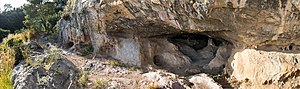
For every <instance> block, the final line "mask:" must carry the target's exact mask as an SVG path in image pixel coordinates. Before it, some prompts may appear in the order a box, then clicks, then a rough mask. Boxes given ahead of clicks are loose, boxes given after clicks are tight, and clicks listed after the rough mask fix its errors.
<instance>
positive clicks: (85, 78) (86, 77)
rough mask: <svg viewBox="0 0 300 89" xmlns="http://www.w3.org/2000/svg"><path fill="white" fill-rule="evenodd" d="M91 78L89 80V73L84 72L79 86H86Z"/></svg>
mask: <svg viewBox="0 0 300 89" xmlns="http://www.w3.org/2000/svg"><path fill="white" fill-rule="evenodd" d="M88 80H89V78H88V72H87V71H83V72H82V73H81V75H80V78H79V80H78V84H79V85H80V86H85V84H86V83H87V82H88Z"/></svg>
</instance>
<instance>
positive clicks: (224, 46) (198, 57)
mask: <svg viewBox="0 0 300 89" xmlns="http://www.w3.org/2000/svg"><path fill="white" fill-rule="evenodd" d="M166 39H167V41H168V42H170V43H171V44H173V45H175V46H176V47H177V49H178V50H179V52H180V53H181V54H183V55H184V56H185V57H188V58H187V59H183V60H185V61H189V62H190V63H189V64H185V65H183V66H180V67H178V68H174V66H173V65H172V62H168V61H176V60H165V59H166V58H163V56H162V55H159V54H158V55H155V56H154V57H153V63H154V64H155V65H156V66H158V67H160V68H162V69H166V70H168V71H170V72H173V73H176V74H179V75H184V76H189V75H193V74H198V73H209V74H218V73H221V72H223V69H224V67H225V65H226V63H227V59H228V58H229V57H230V54H231V50H232V46H233V45H232V43H231V42H229V41H227V40H224V39H222V38H219V37H210V36H209V35H205V34H194V33H184V34H175V35H169V36H166ZM168 63H169V64H168Z"/></svg>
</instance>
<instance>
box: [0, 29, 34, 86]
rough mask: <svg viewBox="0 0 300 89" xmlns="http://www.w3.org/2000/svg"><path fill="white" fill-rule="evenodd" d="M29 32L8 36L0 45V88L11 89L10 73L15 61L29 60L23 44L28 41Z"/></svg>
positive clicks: (30, 33)
mask: <svg viewBox="0 0 300 89" xmlns="http://www.w3.org/2000/svg"><path fill="white" fill-rule="evenodd" d="M32 34H33V33H32V31H31V30H26V31H24V32H22V33H20V34H10V35H8V37H7V38H5V39H4V40H3V42H2V43H1V45H0V87H1V88H3V89H13V87H12V81H11V79H10V76H11V71H12V69H13V67H14V64H15V62H16V61H17V60H16V59H19V60H20V58H21V59H25V60H27V59H30V58H29V57H28V56H27V48H26V45H25V43H26V42H28V41H30V35H32Z"/></svg>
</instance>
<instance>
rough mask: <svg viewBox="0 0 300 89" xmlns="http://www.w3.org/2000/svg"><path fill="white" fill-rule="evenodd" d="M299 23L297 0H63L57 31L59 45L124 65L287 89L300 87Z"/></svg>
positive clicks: (241, 84) (237, 84) (238, 85)
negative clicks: (85, 47) (221, 75)
mask: <svg viewBox="0 0 300 89" xmlns="http://www.w3.org/2000/svg"><path fill="white" fill-rule="evenodd" d="M299 23H300V21H299V1H298V0H69V4H68V6H67V7H66V11H65V13H64V16H63V18H62V19H61V20H60V22H59V27H60V30H61V33H60V35H61V39H62V42H63V43H64V44H66V45H67V44H68V43H70V42H71V43H74V44H79V43H82V42H83V43H91V44H92V46H93V48H94V53H95V54H101V55H109V56H111V57H114V58H116V59H119V60H121V61H123V62H125V63H127V64H131V65H138V66H146V65H148V64H150V65H154V66H157V67H161V68H166V69H168V70H170V71H173V72H178V70H182V71H184V74H195V73H199V72H203V71H204V72H208V73H213V72H215V71H214V70H215V69H217V70H220V69H223V68H224V67H226V71H227V73H228V74H229V75H231V78H232V80H234V81H235V82H234V83H233V84H236V87H250V88H255V87H256V88H257V87H258V88H262V87H265V86H274V87H276V88H289V87H298V85H300V84H299V82H300V81H299V80H297V79H292V78H298V76H299V73H298V72H299V69H300V68H299V67H298V66H297V65H298V62H294V61H297V59H299V57H298V56H297V53H298V52H299V50H300V49H299V45H300V41H298V40H300V37H299V36H300V25H299ZM250 49H251V50H250ZM248 51H251V52H248ZM270 51H274V52H278V53H275V54H273V52H270ZM285 52H289V53H285ZM248 53H251V54H248ZM252 53H253V54H252ZM290 53H296V54H290ZM273 55H274V56H279V58H275V59H274V58H273ZM294 55H296V56H294ZM290 57H291V58H290ZM277 59H278V60H277ZM287 60H294V61H287ZM274 63H275V64H274ZM252 64H253V65H252ZM254 64H255V65H254ZM256 66H258V67H256ZM273 66H274V67H273ZM274 68H275V69H276V71H275V70H274V71H272V74H270V75H268V74H267V73H268V72H265V71H271V70H273V69H274ZM250 70H251V71H252V70H253V71H254V72H249V73H248V72H247V73H246V72H245V71H250ZM182 71H180V72H179V73H182ZM261 71H263V72H261ZM283 71H284V72H283ZM260 75H261V76H260ZM263 76H268V78H261V77H263ZM272 76H274V78H272ZM256 79H260V80H256ZM282 81H283V83H282ZM247 83H249V84H250V85H251V84H254V85H257V86H255V87H252V86H249V84H247ZM285 83H293V84H294V85H288V84H285Z"/></svg>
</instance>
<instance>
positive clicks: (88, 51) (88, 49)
mask: <svg viewBox="0 0 300 89" xmlns="http://www.w3.org/2000/svg"><path fill="white" fill-rule="evenodd" d="M92 53H93V46H92V45H87V46H85V47H84V48H83V52H82V56H87V55H90V54H92Z"/></svg>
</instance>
